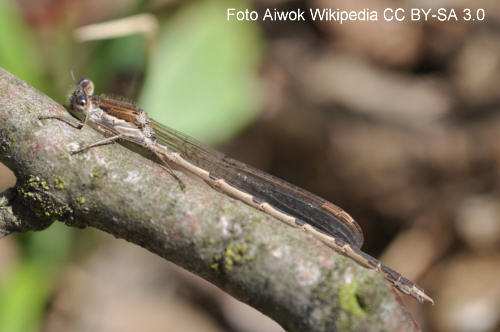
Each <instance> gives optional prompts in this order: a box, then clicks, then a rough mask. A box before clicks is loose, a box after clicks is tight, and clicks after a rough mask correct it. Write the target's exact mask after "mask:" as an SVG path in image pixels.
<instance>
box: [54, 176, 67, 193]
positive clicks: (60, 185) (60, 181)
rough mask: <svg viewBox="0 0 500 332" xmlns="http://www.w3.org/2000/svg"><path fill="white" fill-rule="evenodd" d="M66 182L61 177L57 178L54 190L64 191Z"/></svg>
mask: <svg viewBox="0 0 500 332" xmlns="http://www.w3.org/2000/svg"><path fill="white" fill-rule="evenodd" d="M64 185H65V182H64V180H63V178H62V177H61V176H58V177H56V179H55V180H54V188H56V189H57V190H62V189H64Z"/></svg>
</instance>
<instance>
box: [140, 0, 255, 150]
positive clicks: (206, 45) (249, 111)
mask: <svg viewBox="0 0 500 332" xmlns="http://www.w3.org/2000/svg"><path fill="white" fill-rule="evenodd" d="M228 7H236V8H246V7H249V4H248V3H247V2H243V1H234V0H233V1H199V2H195V3H194V4H190V5H188V6H185V7H183V8H181V9H180V10H179V11H178V12H177V13H176V14H175V15H174V17H173V18H171V19H170V20H169V21H168V22H167V24H166V25H165V26H164V27H163V30H162V36H161V40H160V42H159V45H157V46H158V48H157V49H156V52H155V54H154V55H153V59H152V62H151V64H150V66H149V70H148V72H147V74H146V80H145V84H144V87H143V92H142V95H141V97H140V102H139V105H140V106H141V107H143V108H144V109H146V110H147V111H148V112H149V114H150V115H151V116H152V117H153V118H155V119H156V120H158V121H160V122H162V123H164V124H166V125H168V126H170V127H172V128H175V129H177V130H180V131H183V132H186V133H188V134H190V135H192V136H194V137H196V138H198V139H200V140H202V141H204V142H209V143H217V142H222V141H224V140H227V139H228V138H229V137H231V136H232V135H234V134H235V133H237V132H238V131H240V130H241V129H242V127H244V126H245V125H247V124H248V123H249V122H250V121H251V120H252V119H254V118H255V116H256V110H257V109H258V107H259V104H260V102H259V94H258V91H257V72H258V68H259V61H260V54H261V49H262V46H261V40H260V38H259V37H260V36H259V30H258V27H257V25H256V24H254V23H249V22H234V21H231V22H228V21H227V20H226V10H227V8H228Z"/></svg>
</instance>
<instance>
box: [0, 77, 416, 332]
mask: <svg viewBox="0 0 500 332" xmlns="http://www.w3.org/2000/svg"><path fill="white" fill-rule="evenodd" d="M47 115H51V116H69V115H68V114H67V113H66V111H65V110H64V108H63V107H62V106H61V105H59V104H57V103H55V102H54V101H52V100H51V99H50V98H48V97H47V96H45V95H43V94H42V93H40V92H38V91H37V90H35V89H33V88H31V87H30V86H29V85H27V84H26V83H24V82H22V81H20V80H19V79H17V78H15V77H14V76H12V75H11V74H9V73H7V72H6V71H4V70H2V69H0V160H1V161H2V162H4V163H6V164H7V166H9V167H10V168H11V169H12V170H13V171H14V172H15V174H16V176H17V184H16V187H15V188H14V189H13V193H15V195H12V197H11V198H10V199H9V203H8V204H4V205H3V206H4V207H6V209H0V231H2V230H4V232H6V231H9V232H11V231H14V230H17V231H27V230H35V229H42V228H44V227H46V226H48V225H50V223H51V222H52V221H54V220H56V219H57V220H60V221H63V222H65V223H66V224H68V225H70V226H77V227H87V226H92V227H96V228H99V229H101V230H103V231H105V232H108V233H111V234H113V235H114V236H116V237H120V238H124V239H126V240H127V241H130V242H133V243H136V244H138V245H141V246H143V247H145V248H147V249H148V250H150V251H152V252H154V253H156V254H158V255H160V256H161V257H164V258H165V259H168V260H170V261H172V262H174V263H176V264H178V265H181V266H183V267H184V268H186V269H188V270H189V271H192V272H194V273H196V274H198V275H200V276H202V277H203V278H205V279H207V280H209V281H211V282H213V283H214V284H216V285H217V286H219V287H220V288H222V289H224V290H225V291H227V292H228V293H230V294H232V295H233V296H235V297H237V298H238V299H240V300H242V301H244V302H246V303H248V304H250V305H251V306H253V307H255V308H257V309H258V310H260V311H262V312H263V313H265V314H266V315H268V316H270V317H271V318H273V319H275V320H276V321H277V322H279V323H280V324H281V325H282V326H283V327H284V328H285V329H287V330H289V331H331V330H356V331H360V330H363V331H366V330H370V331H382V330H384V331H388V330H392V331H402V330H405V331H412V330H417V329H418V327H417V326H416V325H415V323H414V321H413V320H412V318H411V316H410V315H409V313H408V312H407V311H406V308H405V307H404V306H403V305H401V304H400V302H398V295H396V293H395V292H393V291H391V288H390V287H388V286H387V284H386V282H385V281H384V279H383V277H382V276H380V275H379V274H377V273H375V272H373V271H369V270H366V269H364V268H362V267H359V266H358V265H356V264H355V263H353V262H351V261H350V260H348V259H346V258H344V257H342V256H340V255H338V254H336V253H335V252H333V251H332V250H330V249H329V248H327V247H326V246H324V245H323V244H321V243H320V242H318V241H316V240H315V239H313V238H312V237H311V236H308V235H306V234H304V233H301V232H299V231H297V230H295V229H292V228H289V227H286V226H284V225H283V224H282V223H280V222H278V221H276V220H274V219H273V218H271V217H269V216H267V215H265V214H263V213H261V212H259V211H257V210H254V209H252V208H249V207H247V206H246V205H244V204H242V203H240V202H238V201H235V200H233V199H231V198H228V197H226V196H224V195H222V194H220V193H218V192H216V191H214V190H212V189H211V188H209V187H208V186H206V185H204V184H203V183H202V182H199V181H196V180H193V179H191V178H189V177H187V176H184V175H183V174H181V173H178V175H179V177H180V178H181V179H182V181H183V182H184V183H185V184H186V189H185V190H184V191H182V190H180V188H179V186H178V184H177V182H176V181H175V180H174V179H173V178H172V177H171V176H169V175H168V174H167V172H166V171H165V170H164V169H163V168H162V167H161V166H160V165H158V164H155V163H154V162H152V161H149V160H147V159H145V158H144V157H142V156H141V155H139V154H137V153H134V152H132V151H130V150H128V149H126V148H124V147H123V146H121V145H119V144H113V145H108V146H103V147H98V148H95V149H91V150H88V151H85V152H84V153H81V154H77V155H71V154H70V152H71V151H72V150H74V149H75V147H78V146H83V145H85V144H88V143H89V142H95V141H97V140H98V139H99V138H100V137H99V135H98V133H96V132H95V131H93V130H92V129H90V128H87V127H85V128H83V129H82V130H77V129H74V128H72V127H70V126H67V125H66V124H64V123H62V122H60V121H50V120H43V121H40V120H38V118H39V117H40V116H47ZM101 138H102V137H101ZM4 202H5V201H4ZM2 211H4V212H5V213H4V212H2Z"/></svg>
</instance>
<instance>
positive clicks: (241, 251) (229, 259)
mask: <svg viewBox="0 0 500 332" xmlns="http://www.w3.org/2000/svg"><path fill="white" fill-rule="evenodd" d="M247 250H248V248H247V246H246V245H245V244H244V243H231V244H230V245H229V246H228V247H227V249H226V251H225V252H224V268H225V269H226V270H228V271H231V270H232V269H233V266H234V265H235V264H241V263H243V262H244V261H249V260H251V259H252V257H251V256H250V255H249V254H248V253H247Z"/></svg>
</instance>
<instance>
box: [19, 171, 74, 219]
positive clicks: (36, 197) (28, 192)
mask: <svg viewBox="0 0 500 332" xmlns="http://www.w3.org/2000/svg"><path fill="white" fill-rule="evenodd" d="M49 189H50V188H49V186H48V185H47V181H46V180H44V179H42V178H40V177H39V176H35V175H30V176H29V177H28V180H27V181H26V182H25V183H24V185H20V186H19V187H18V192H19V193H20V194H21V195H22V196H23V197H24V198H25V199H26V200H29V201H30V202H31V206H32V207H33V208H34V210H35V211H34V212H35V214H36V215H38V216H44V217H51V218H61V217H63V216H64V215H65V214H68V213H70V212H71V209H70V208H68V207H65V206H62V207H58V206H56V205H55V204H54V203H53V201H52V200H50V198H49V197H50V194H49V193H48V190H49Z"/></svg>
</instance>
